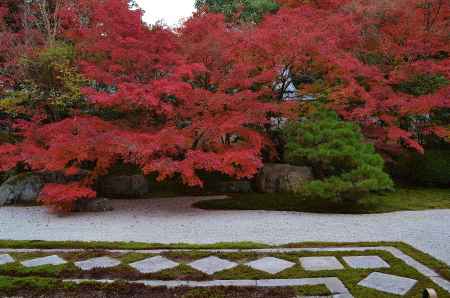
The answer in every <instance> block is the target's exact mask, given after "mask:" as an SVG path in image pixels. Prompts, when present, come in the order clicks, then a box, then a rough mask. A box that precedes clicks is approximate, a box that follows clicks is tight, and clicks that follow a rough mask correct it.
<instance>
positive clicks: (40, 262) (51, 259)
mask: <svg viewBox="0 0 450 298" xmlns="http://www.w3.org/2000/svg"><path fill="white" fill-rule="evenodd" d="M66 263H67V262H66V261H65V260H64V259H62V258H61V257H59V256H57V255H53V256H48V257H43V258H36V259H31V260H27V261H23V262H21V264H22V265H23V266H25V267H28V268H31V267H37V266H44V265H53V266H57V265H63V264H66Z"/></svg>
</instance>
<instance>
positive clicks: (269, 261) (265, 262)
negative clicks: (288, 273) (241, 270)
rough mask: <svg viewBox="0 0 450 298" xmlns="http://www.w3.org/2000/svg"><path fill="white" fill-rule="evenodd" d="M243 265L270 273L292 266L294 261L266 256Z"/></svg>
mask: <svg viewBox="0 0 450 298" xmlns="http://www.w3.org/2000/svg"><path fill="white" fill-rule="evenodd" d="M245 265H247V266H249V267H251V268H253V269H256V270H260V271H264V272H267V273H270V274H277V273H280V272H281V271H284V270H286V269H288V268H291V267H293V266H294V265H295V263H292V262H289V261H286V260H282V259H278V258H273V257H266V258H262V259H259V260H255V261H252V262H248V263H246V264H245Z"/></svg>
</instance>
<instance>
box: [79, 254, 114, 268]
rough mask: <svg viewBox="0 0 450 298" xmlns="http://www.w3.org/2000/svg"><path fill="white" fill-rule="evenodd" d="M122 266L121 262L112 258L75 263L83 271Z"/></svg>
mask: <svg viewBox="0 0 450 298" xmlns="http://www.w3.org/2000/svg"><path fill="white" fill-rule="evenodd" d="M119 265H120V261H119V260H116V259H113V258H110V257H99V258H93V259H89V260H86V261H80V262H75V266H77V267H78V268H80V269H81V270H83V271H89V270H92V269H94V268H112V267H116V266H119Z"/></svg>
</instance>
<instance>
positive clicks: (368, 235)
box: [0, 197, 450, 265]
mask: <svg viewBox="0 0 450 298" xmlns="http://www.w3.org/2000/svg"><path fill="white" fill-rule="evenodd" d="M201 199H202V198H198V197H197V198H187V197H184V198H172V199H154V200H139V201H130V200H128V201H114V205H115V211H112V212H107V213H95V214H94V213H83V214H72V215H68V216H58V215H55V214H51V213H49V212H48V211H47V209H46V208H43V207H26V208H25V207H3V208H0V239H10V240H81V241H95V240H97V241H140V242H158V243H180V242H184V243H216V242H232V241H255V242H263V243H268V244H285V243H289V242H303V241H328V242H330V241H331V242H360V241H403V242H406V243H409V244H411V245H413V246H414V247H416V248H418V249H420V250H422V251H425V252H427V253H429V254H431V255H433V256H434V257H436V258H438V259H441V260H442V261H444V262H446V263H447V264H449V265H450V210H432V211H417V212H395V213H386V214H373V215H340V214H311V213H296V212H271V211H270V212H269V211H205V210H199V209H193V208H191V207H190V206H191V204H192V203H194V202H196V201H199V200H201ZM203 199H204V198H203Z"/></svg>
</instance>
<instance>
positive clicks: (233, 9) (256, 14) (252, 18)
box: [195, 0, 279, 23]
mask: <svg viewBox="0 0 450 298" xmlns="http://www.w3.org/2000/svg"><path fill="white" fill-rule="evenodd" d="M195 6H196V7H197V9H199V8H202V7H204V6H206V7H207V8H208V10H209V11H211V12H214V13H222V14H224V15H225V17H226V18H227V19H228V20H233V19H234V18H235V16H236V15H237V14H238V13H240V14H239V21H243V22H248V23H258V22H260V21H261V19H262V18H263V17H264V15H266V14H268V13H273V12H276V11H277V10H278V8H279V6H278V4H277V3H276V2H275V1H273V0H196V1H195Z"/></svg>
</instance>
